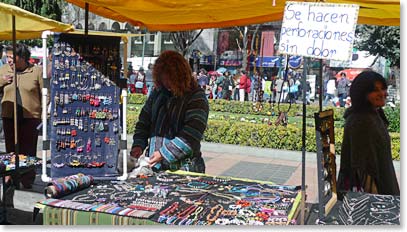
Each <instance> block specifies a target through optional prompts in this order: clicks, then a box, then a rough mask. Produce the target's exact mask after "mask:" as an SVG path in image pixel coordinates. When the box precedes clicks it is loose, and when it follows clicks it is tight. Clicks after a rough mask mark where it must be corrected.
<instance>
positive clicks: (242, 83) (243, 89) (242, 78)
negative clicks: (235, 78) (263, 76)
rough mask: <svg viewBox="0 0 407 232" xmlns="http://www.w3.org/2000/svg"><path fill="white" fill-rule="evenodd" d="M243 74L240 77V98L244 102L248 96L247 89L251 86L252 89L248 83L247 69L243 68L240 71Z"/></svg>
mask: <svg viewBox="0 0 407 232" xmlns="http://www.w3.org/2000/svg"><path fill="white" fill-rule="evenodd" d="M240 73H241V76H240V79H239V98H240V101H241V102H244V101H245V100H246V99H247V98H248V97H246V95H247V91H246V89H247V88H249V91H250V86H248V85H247V83H248V79H249V78H248V77H247V76H246V71H244V70H242V71H240Z"/></svg>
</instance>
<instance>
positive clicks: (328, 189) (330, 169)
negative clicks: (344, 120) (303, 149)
mask: <svg viewBox="0 0 407 232" xmlns="http://www.w3.org/2000/svg"><path fill="white" fill-rule="evenodd" d="M333 114H334V112H333V110H332V109H330V110H326V111H321V112H319V113H315V129H316V144H317V159H318V162H317V164H318V165H317V166H318V196H319V197H318V198H319V202H320V204H319V219H320V220H323V219H324V218H325V216H326V215H328V213H329V212H330V210H331V209H332V207H333V206H334V205H335V203H336V201H337V192H336V162H335V133H334V118H333Z"/></svg>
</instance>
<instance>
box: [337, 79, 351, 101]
mask: <svg viewBox="0 0 407 232" xmlns="http://www.w3.org/2000/svg"><path fill="white" fill-rule="evenodd" d="M336 88H337V90H338V98H339V105H340V107H344V106H345V101H346V97H347V96H348V88H349V80H348V78H346V73H341V76H340V78H339V79H338V83H337V87H336Z"/></svg>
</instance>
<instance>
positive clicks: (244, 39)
mask: <svg viewBox="0 0 407 232" xmlns="http://www.w3.org/2000/svg"><path fill="white" fill-rule="evenodd" d="M260 26H261V25H260V24H257V25H253V26H252V27H249V26H243V27H234V29H235V31H237V32H238V33H239V39H238V38H236V43H237V46H238V48H239V51H241V52H242V56H243V57H242V69H243V70H246V68H247V57H248V56H249V55H250V54H252V55H255V56H256V55H257V54H256V49H258V44H257V48H256V46H255V45H256V44H255V41H256V36H258V35H257V34H258V31H259V28H260ZM253 27H254V28H253ZM249 45H250V47H249ZM248 47H249V48H248Z"/></svg>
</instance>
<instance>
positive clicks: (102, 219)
mask: <svg viewBox="0 0 407 232" xmlns="http://www.w3.org/2000/svg"><path fill="white" fill-rule="evenodd" d="M50 187H51V186H50ZM299 190H300V187H298V186H285V185H274V184H273V183H271V182H263V181H255V180H249V179H235V178H230V177H217V176H208V175H204V174H198V173H192V172H184V171H176V172H168V171H167V172H161V173H158V174H157V175H154V176H151V177H147V176H140V177H139V178H136V179H129V180H127V181H99V182H97V183H93V184H92V185H91V186H90V187H89V188H86V189H83V190H81V191H78V192H75V193H72V194H69V195H67V196H65V197H62V198H60V199H55V198H48V199H46V200H44V201H41V202H38V203H37V205H36V209H37V210H38V208H41V209H42V210H43V224H44V225H140V224H143V225H144V224H175V225H215V224H221V225H229V224H231V225H288V224H296V220H295V217H296V216H297V209H298V205H299V201H300V199H301V192H300V191H299Z"/></svg>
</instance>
